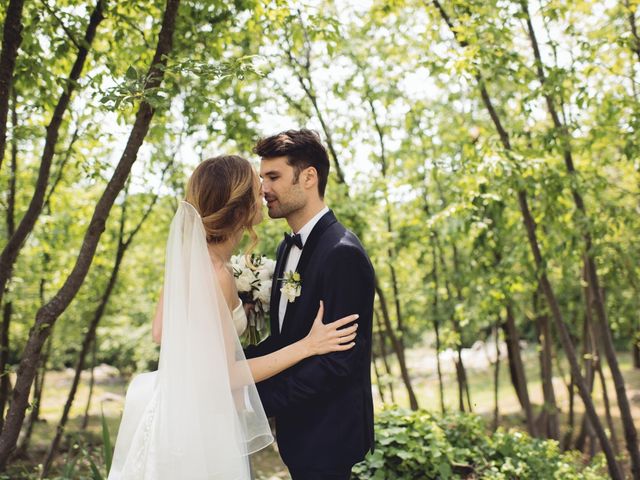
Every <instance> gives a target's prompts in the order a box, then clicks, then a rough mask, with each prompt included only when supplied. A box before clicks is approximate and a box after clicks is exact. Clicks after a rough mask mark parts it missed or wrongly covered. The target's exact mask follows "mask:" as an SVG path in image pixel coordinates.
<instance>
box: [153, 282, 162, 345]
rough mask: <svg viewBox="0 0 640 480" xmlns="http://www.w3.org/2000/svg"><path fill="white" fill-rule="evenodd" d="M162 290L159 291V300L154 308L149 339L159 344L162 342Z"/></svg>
mask: <svg viewBox="0 0 640 480" xmlns="http://www.w3.org/2000/svg"><path fill="white" fill-rule="evenodd" d="M163 292H164V288H162V289H161V290H160V299H159V300H158V305H157V306H156V314H155V315H154V317H153V323H152V324H151V337H152V338H153V341H154V342H156V343H157V344H160V342H161V340H162V297H163Z"/></svg>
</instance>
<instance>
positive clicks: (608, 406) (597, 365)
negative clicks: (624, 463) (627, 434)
mask: <svg viewBox="0 0 640 480" xmlns="http://www.w3.org/2000/svg"><path fill="white" fill-rule="evenodd" d="M595 369H596V372H598V378H599V379H600V385H601V386H602V401H603V403H604V413H605V417H606V418H607V425H608V427H609V432H610V433H609V435H610V437H611V444H612V445H613V449H614V450H615V452H616V454H618V455H620V449H619V448H618V437H617V435H616V427H615V425H614V423H613V417H612V416H611V402H610V401H609V388H608V387H607V382H606V381H605V378H604V371H603V369H602V361H601V360H600V357H599V356H598V360H596V362H595Z"/></svg>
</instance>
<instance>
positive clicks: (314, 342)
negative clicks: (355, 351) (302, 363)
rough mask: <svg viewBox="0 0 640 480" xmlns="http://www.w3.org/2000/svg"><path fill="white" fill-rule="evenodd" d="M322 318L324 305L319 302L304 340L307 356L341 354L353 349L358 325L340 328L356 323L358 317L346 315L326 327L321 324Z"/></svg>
mask: <svg viewBox="0 0 640 480" xmlns="http://www.w3.org/2000/svg"><path fill="white" fill-rule="evenodd" d="M323 316H324V304H323V303H322V302H320V308H319V309H318V314H317V315H316V318H315V320H314V321H313V326H312V327H311V331H310V332H309V334H308V335H307V336H306V337H305V339H304V341H305V342H306V343H307V348H308V349H309V356H313V355H322V354H324V353H330V352H342V351H344V350H349V349H351V348H353V346H354V345H355V342H354V340H355V338H356V330H357V329H358V324H357V323H356V324H354V325H351V326H350V327H346V328H342V327H344V326H345V325H348V324H350V323H353V322H354V321H356V320H357V319H358V317H359V315H355V314H354V315H348V316H346V317H343V318H341V319H339V320H336V321H335V322H331V323H329V324H326V325H325V324H324V323H322V318H323Z"/></svg>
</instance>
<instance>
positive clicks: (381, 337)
mask: <svg viewBox="0 0 640 480" xmlns="http://www.w3.org/2000/svg"><path fill="white" fill-rule="evenodd" d="M373 312H374V314H375V319H376V324H377V327H378V335H377V337H378V342H379V344H380V357H381V358H382V364H383V365H384V371H385V374H386V375H387V377H386V378H388V379H389V381H388V383H389V393H390V394H391V403H396V397H395V393H394V391H393V373H392V372H391V367H390V365H389V361H388V360H387V341H386V339H387V336H386V335H385V333H384V328H383V325H382V322H381V321H380V314H379V313H378V310H377V309H374V311H373Z"/></svg>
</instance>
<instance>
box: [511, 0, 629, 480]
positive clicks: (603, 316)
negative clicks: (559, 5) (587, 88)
mask: <svg viewBox="0 0 640 480" xmlns="http://www.w3.org/2000/svg"><path fill="white" fill-rule="evenodd" d="M521 5H522V11H523V13H524V16H525V19H526V22H527V28H528V31H529V39H530V41H531V46H532V49H533V53H534V57H535V63H536V72H537V75H538V80H539V81H540V84H541V85H542V87H543V88H544V87H546V84H547V79H546V76H545V73H544V65H543V62H542V57H541V55H540V49H539V47H538V41H537V38H536V34H535V30H534V28H533V24H532V22H531V17H530V15H529V8H528V4H527V1H526V0H521ZM543 96H544V98H545V101H546V104H547V109H548V111H549V115H550V116H551V119H552V120H553V125H554V127H555V128H556V130H557V132H558V133H559V134H560V137H561V138H560V140H561V146H562V150H563V155H564V162H565V166H566V169H567V172H568V173H569V175H570V176H571V177H574V178H575V177H576V175H577V172H576V169H575V166H574V162H573V154H572V150H571V138H570V134H569V132H568V130H567V127H566V125H565V124H564V123H563V122H562V120H561V119H560V117H559V115H558V112H557V109H556V105H555V102H554V99H553V98H552V97H551V94H550V93H549V92H548V91H545V93H543ZM576 185H577V184H576V183H573V182H572V183H571V193H572V196H573V200H574V203H575V205H576V208H577V209H578V211H579V212H580V214H581V215H582V217H583V219H584V220H587V219H588V218H589V216H588V214H587V209H586V207H585V204H584V200H583V198H582V194H581V193H580V192H579V191H578V188H577V186H576ZM587 223H588V222H587V221H580V223H579V228H580V230H581V231H582V236H583V240H584V244H585V245H584V246H585V256H586V267H587V268H586V269H587V280H588V282H587V283H588V285H589V288H590V290H591V293H592V299H593V307H594V311H595V313H596V317H597V319H598V333H599V336H600V341H601V343H602V345H603V347H604V353H605V356H606V357H607V363H608V364H609V369H610V370H611V377H612V378H613V383H614V385H615V389H616V395H617V399H618V408H619V410H620V417H621V419H622V425H623V428H624V434H625V440H626V445H627V451H628V452H629V457H630V459H631V474H632V476H633V478H634V479H635V480H640V448H638V433H637V431H636V427H635V423H634V421H633V415H632V414H631V406H630V404H629V398H628V396H627V391H626V386H625V381H624V377H623V376H622V372H621V371H620V366H619V364H618V357H617V356H616V351H615V346H614V344H613V338H612V334H611V329H610V325H609V319H608V318H607V312H606V308H605V305H604V300H603V298H602V296H601V291H600V279H599V276H598V270H597V267H596V261H595V254H594V252H593V242H592V238H591V232H590V231H589V227H588V226H587Z"/></svg>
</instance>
